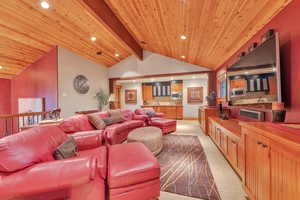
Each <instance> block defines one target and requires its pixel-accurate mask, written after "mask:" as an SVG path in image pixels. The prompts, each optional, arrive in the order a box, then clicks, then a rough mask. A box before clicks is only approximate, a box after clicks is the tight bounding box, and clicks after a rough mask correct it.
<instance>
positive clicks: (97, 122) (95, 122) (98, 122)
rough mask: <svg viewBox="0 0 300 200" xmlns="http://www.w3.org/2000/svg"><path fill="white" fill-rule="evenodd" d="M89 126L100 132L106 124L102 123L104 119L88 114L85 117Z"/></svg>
mask: <svg viewBox="0 0 300 200" xmlns="http://www.w3.org/2000/svg"><path fill="white" fill-rule="evenodd" d="M87 117H88V119H89V121H90V123H91V124H93V125H94V127H95V128H96V129H98V130H102V129H104V128H105V126H106V124H105V122H104V121H103V119H104V118H101V117H100V116H99V115H98V114H97V113H95V114H88V115H87Z"/></svg>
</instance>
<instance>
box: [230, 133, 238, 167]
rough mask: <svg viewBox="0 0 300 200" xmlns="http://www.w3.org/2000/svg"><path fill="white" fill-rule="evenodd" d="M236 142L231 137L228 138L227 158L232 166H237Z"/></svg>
mask: <svg viewBox="0 0 300 200" xmlns="http://www.w3.org/2000/svg"><path fill="white" fill-rule="evenodd" d="M237 143H238V142H237V141H236V140H234V139H232V138H230V137H229V138H228V159H229V161H230V163H231V164H232V166H233V167H235V168H237V163H238V144H237Z"/></svg>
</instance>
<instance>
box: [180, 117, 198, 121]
mask: <svg viewBox="0 0 300 200" xmlns="http://www.w3.org/2000/svg"><path fill="white" fill-rule="evenodd" d="M183 120H198V118H197V117H184V118H183Z"/></svg>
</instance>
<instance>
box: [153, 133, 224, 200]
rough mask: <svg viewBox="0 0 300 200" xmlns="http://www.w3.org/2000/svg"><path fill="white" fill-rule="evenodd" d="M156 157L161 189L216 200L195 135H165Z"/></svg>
mask: <svg viewBox="0 0 300 200" xmlns="http://www.w3.org/2000/svg"><path fill="white" fill-rule="evenodd" d="M163 143H164V149H163V151H162V152H161V153H160V154H159V155H158V157H157V158H158V161H159V162H160V165H161V190H162V191H165V192H171V193H176V194H180V195H184V196H189V197H194V198H200V199H205V200H220V199H221V197H220V195H219V192H218V190H217V187H216V184H215V181H214V178H213V176H212V173H211V170H210V167H209V165H208V162H207V159H206V155H205V153H204V151H203V148H202V145H201V143H200V141H199V139H198V137H197V136H181V135H167V136H164V137H163Z"/></svg>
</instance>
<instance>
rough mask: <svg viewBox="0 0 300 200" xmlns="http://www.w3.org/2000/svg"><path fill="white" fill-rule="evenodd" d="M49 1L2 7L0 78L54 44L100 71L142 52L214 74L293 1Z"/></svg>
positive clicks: (8, 2)
mask: <svg viewBox="0 0 300 200" xmlns="http://www.w3.org/2000/svg"><path fill="white" fill-rule="evenodd" d="M47 1H48V2H49V4H50V8H49V9H42V8H41V6H40V2H41V0H5V1H4V0H3V1H1V2H0V66H3V67H2V69H0V78H1V77H2V78H13V77H14V76H16V75H17V74H19V73H20V72H21V71H22V70H24V69H25V68H26V67H27V66H29V65H30V64H32V63H34V62H35V61H37V60H38V59H39V58H40V57H41V56H42V55H43V54H45V53H46V52H49V51H50V50H51V49H52V48H53V47H54V46H62V47H64V48H66V49H69V50H71V51H73V52H74V53H77V54H79V55H82V56H84V57H86V58H87V59H90V60H92V61H95V62H97V63H99V64H103V65H105V66H112V65H113V64H116V63H118V62H119V61H121V60H122V59H124V58H126V57H127V56H129V55H132V54H135V55H137V56H138V57H139V58H141V57H142V54H141V51H142V48H141V46H142V47H143V49H146V50H149V51H152V52H155V53H159V54H162V55H165V56H169V57H173V58H176V59H181V60H183V61H185V62H188V63H192V64H195V65H199V66H202V67H207V68H210V69H215V68H217V67H218V66H220V65H221V64H222V63H223V62H224V61H226V60H227V59H228V58H229V57H230V56H231V55H233V54H234V53H235V52H236V51H237V50H238V49H239V48H240V47H241V46H242V45H243V44H245V43H246V42H247V40H248V39H250V38H251V37H252V36H253V35H254V34H255V33H256V32H257V31H258V30H259V29H261V28H262V27H263V26H264V25H265V24H266V23H267V22H269V21H270V19H271V18H272V17H273V16H275V15H276V14H277V13H278V12H279V11H280V10H281V9H283V8H284V7H285V6H286V5H287V4H288V3H290V2H291V1H292V0H278V1H274V0H221V1H220V0H47ZM104 2H106V3H107V5H108V6H109V7H110V8H111V9H112V10H113V12H114V13H115V15H116V16H117V18H116V17H114V16H113V15H112V13H111V10H110V11H107V10H105V9H106V7H107V6H106V5H99V4H102V3H104ZM107 8H108V7H107ZM103 9H104V10H103ZM118 19H119V20H118ZM120 21H121V22H122V23H123V25H122V24H121V23H120ZM109 23H110V24H109ZM124 25H125V27H126V28H124V27H122V26H124ZM126 29H127V30H128V31H127V30H126ZM125 32H127V33H130V34H131V35H130V34H127V33H125ZM123 33H125V35H124V37H122V34H123ZM181 35H186V36H187V39H186V40H181V39H180V36H181ZM92 36H95V37H96V38H97V40H96V41H95V42H92V41H91V40H90V38H91V37H92ZM132 38H133V39H132ZM134 43H136V44H134ZM97 51H102V52H103V54H102V55H97V54H96V52H97ZM116 53H117V54H119V55H120V56H119V57H116V56H115V54H116ZM181 56H185V57H186V58H185V59H183V58H182V57H181Z"/></svg>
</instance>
